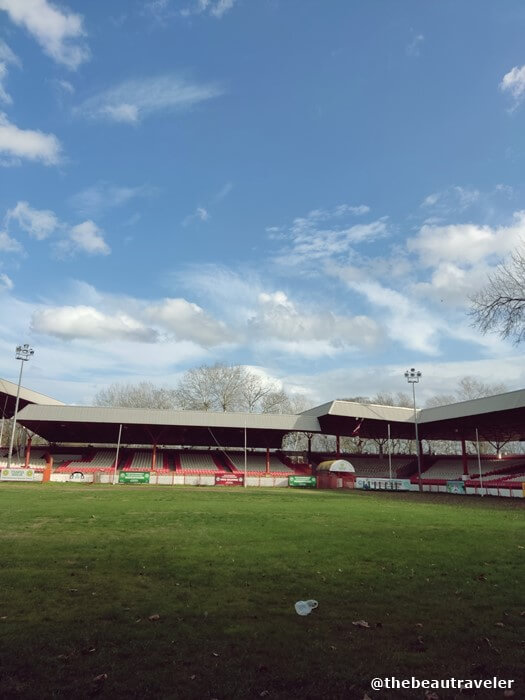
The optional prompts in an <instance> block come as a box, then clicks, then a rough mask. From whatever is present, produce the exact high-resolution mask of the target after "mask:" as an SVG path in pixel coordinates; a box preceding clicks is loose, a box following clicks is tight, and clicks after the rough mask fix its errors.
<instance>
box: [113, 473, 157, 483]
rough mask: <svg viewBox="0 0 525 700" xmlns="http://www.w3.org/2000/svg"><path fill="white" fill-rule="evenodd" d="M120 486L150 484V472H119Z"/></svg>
mask: <svg viewBox="0 0 525 700" xmlns="http://www.w3.org/2000/svg"><path fill="white" fill-rule="evenodd" d="M118 482H119V484H149V472H119V475H118Z"/></svg>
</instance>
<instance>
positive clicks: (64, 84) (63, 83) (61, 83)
mask: <svg viewBox="0 0 525 700" xmlns="http://www.w3.org/2000/svg"><path fill="white" fill-rule="evenodd" d="M55 84H56V86H57V87H58V88H60V89H61V90H63V91H64V92H67V93H68V94H69V95H74V94H75V87H74V85H73V84H72V83H70V82H69V80H57V81H56V83H55Z"/></svg>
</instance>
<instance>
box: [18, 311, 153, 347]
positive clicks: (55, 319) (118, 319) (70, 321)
mask: <svg viewBox="0 0 525 700" xmlns="http://www.w3.org/2000/svg"><path fill="white" fill-rule="evenodd" d="M31 330H33V331H34V332H35V333H43V334H45V335H52V336H55V337H57V338H62V339H64V340H73V339H75V338H84V339H86V338H88V339H91V340H115V339H124V340H130V341H141V342H152V343H153V342H156V341H157V339H158V338H157V333H156V331H154V330H153V329H151V328H147V327H146V326H145V325H144V324H143V323H141V322H140V321H137V320H135V319H133V318H131V317H130V316H129V315H127V314H126V313H117V314H112V315H109V314H104V313H102V312H101V311H98V310H97V309H95V308H94V307H93V306H58V307H48V308H46V309H42V310H39V311H35V313H34V314H33V316H32V319H31Z"/></svg>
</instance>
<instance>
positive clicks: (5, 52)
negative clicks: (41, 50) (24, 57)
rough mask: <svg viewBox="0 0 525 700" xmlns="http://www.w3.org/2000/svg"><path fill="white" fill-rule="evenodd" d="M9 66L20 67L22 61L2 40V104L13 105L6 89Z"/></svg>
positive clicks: (0, 53)
mask: <svg viewBox="0 0 525 700" xmlns="http://www.w3.org/2000/svg"><path fill="white" fill-rule="evenodd" d="M9 65H16V66H19V65H20V60H19V59H18V57H17V56H16V55H15V54H14V53H13V51H11V49H10V48H9V46H8V45H7V44H6V43H5V42H4V41H2V39H0V102H5V103H6V104H12V102H13V100H12V98H11V95H9V93H8V92H7V90H6V87H5V81H6V80H7V74H8V66H9Z"/></svg>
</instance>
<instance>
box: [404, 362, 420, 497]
mask: <svg viewBox="0 0 525 700" xmlns="http://www.w3.org/2000/svg"><path fill="white" fill-rule="evenodd" d="M421 376H422V375H421V372H419V371H418V370H416V369H414V367H412V368H411V369H407V371H406V372H405V379H406V380H407V382H408V383H409V384H412V398H413V400H414V427H415V430H416V450H417V475H418V482H419V490H420V491H421V490H422V487H421V450H420V448H419V432H418V425H417V409H416V384H419V380H420V379H421Z"/></svg>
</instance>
